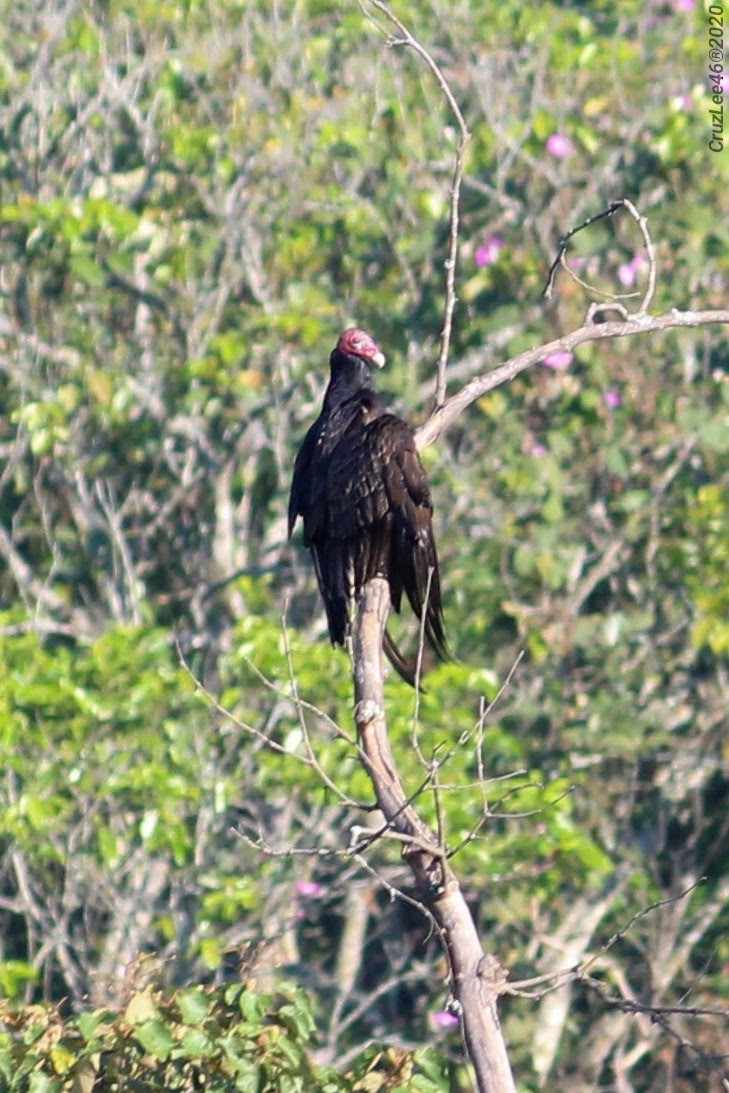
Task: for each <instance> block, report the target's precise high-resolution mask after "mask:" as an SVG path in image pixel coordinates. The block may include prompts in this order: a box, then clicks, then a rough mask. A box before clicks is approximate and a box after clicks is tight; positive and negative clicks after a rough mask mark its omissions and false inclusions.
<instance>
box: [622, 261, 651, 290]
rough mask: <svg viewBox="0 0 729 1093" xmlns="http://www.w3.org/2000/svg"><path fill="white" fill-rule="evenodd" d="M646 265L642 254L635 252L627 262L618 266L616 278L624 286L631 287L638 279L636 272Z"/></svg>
mask: <svg viewBox="0 0 729 1093" xmlns="http://www.w3.org/2000/svg"><path fill="white" fill-rule="evenodd" d="M645 265H646V259H645V258H644V257H643V255H642V254H636V255H634V257H633V258H631V260H630V261H629V262H625V263H624V264H623V265H622V266H618V280H619V281H620V284H621V285H623V287H624V288H632V287H633V285H634V284H635V282H636V281H637V279H638V273H639V272H640V270H642V269H643V267H644V266H645Z"/></svg>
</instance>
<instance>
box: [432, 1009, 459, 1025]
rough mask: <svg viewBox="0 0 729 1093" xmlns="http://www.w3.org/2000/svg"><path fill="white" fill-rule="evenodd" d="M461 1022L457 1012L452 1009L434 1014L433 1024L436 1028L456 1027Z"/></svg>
mask: <svg viewBox="0 0 729 1093" xmlns="http://www.w3.org/2000/svg"><path fill="white" fill-rule="evenodd" d="M459 1023H460V1022H459V1020H458V1018H457V1017H456V1015H455V1013H451V1012H450V1010H440V1012H439V1013H434V1014H433V1024H434V1025H435V1027H436V1028H455V1027H456V1025H458V1024H459Z"/></svg>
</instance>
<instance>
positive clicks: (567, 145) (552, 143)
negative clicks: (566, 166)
mask: <svg viewBox="0 0 729 1093" xmlns="http://www.w3.org/2000/svg"><path fill="white" fill-rule="evenodd" d="M547 151H548V152H549V154H550V155H551V156H554V157H555V158H556V159H564V158H565V157H566V156H571V155H572V153H573V152H574V147H573V145H572V141H571V140H570V138H569V137H566V136H564V134H563V133H552V135H551V137H548V138H547Z"/></svg>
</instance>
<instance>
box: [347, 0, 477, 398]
mask: <svg viewBox="0 0 729 1093" xmlns="http://www.w3.org/2000/svg"><path fill="white" fill-rule="evenodd" d="M369 2H370V3H371V4H372V6H373V7H374V8H376V9H377V11H379V12H381V13H382V15H384V16H385V18H386V19H387V20H388V21H389V22H390V23H392V25H393V26H394V27H396V28H397V30H398V32H399V34H400V37H399V38H393V37H390V36H388V45H389V46H390V47H392V48H396V47H398V46H407V48H408V49H412V51H413V52H414V53H416V54H417V55H418V57H420V59H421V60H423V61H424V62H425V64H426V65H427V66H428V68H429V69H430V71H431V72H432V73H433V75H434V77H435V79H436V82H437V84H438V87H439V88H440V90H441V92H442V93H443V95H444V97H445V99H446V102H447V103H448V106H449V107H450V109H451V112H452V114H453V117H454V118H455V121H456V125H457V126H458V146H457V148H456V156H455V161H454V165H453V176H452V178H451V187H450V213H449V218H448V257H447V258H446V260H445V263H444V268H445V273H446V283H445V305H444V308H443V327H442V329H441V332H440V352H439V354H438V362H437V365H436V382H435V408H436V409H438V408H439V407H440V406H442V405H443V403H444V402H445V394H446V368H447V366H448V353H449V351H450V344H451V333H452V329H453V312H454V311H455V307H456V302H457V297H456V266H457V263H458V233H459V227H460V205H461V186H462V184H463V172H464V169H465V162H466V145H467V144H468V142H469V140H470V139H471V134H470V132H469V131H468V126H467V125H466V121H465V118H464V117H463V113H462V112H461V108H460V107H459V105H458V102H457V100H456V97H455V95H454V94H453V91H452V89H451V87H450V84H449V83H448V81H447V79H446V78H445V76H444V75H443V71H442V69H441V68H440V66H439V65H438V64H437V62H436V61H435V60H434V58H433V56H432V55H431V54H430V53H429V52H428V50H427V49H426V48H425V46H424V45H423V44H422V42H419V41H418V39H417V38H415V37H414V36H413V35H412V34H411V33H410V31H409V30H408V28H407V27H406V26H405V24H404V23H403V22H402V21H401V20H400V19H398V17H397V16H396V15H395V14H394V12H392V11H391V10H390V8H389V7H388V6H387V4H385V3H383V2H382V0H369Z"/></svg>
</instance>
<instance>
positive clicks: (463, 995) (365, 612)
mask: <svg viewBox="0 0 729 1093" xmlns="http://www.w3.org/2000/svg"><path fill="white" fill-rule="evenodd" d="M389 609H390V592H389V587H388V584H387V581H386V580H384V579H383V578H381V577H376V578H375V579H374V580H372V581H370V582H369V583H368V584H367V585H365V588H364V590H363V592H362V595H361V597H360V602H359V605H358V612H357V619H356V623H355V629H354V694H355V721H356V723H357V730H358V733H359V737H360V742H361V746H362V751H363V752H364V762H365V765H366V767H367V770H368V772H369V775H370V777H371V779H372V783H373V786H374V790H375V795H376V797H377V803H378V805H379V807H380V809H381V811H382V813H383V815H384V816H385V819H386V821H387V824H388V826H389V827H390V828H391V829H392V830H393V831H394V832H396V833H398V834H400V835H401V836H403V837H404V838H405V839H406V840H407V841H406V846H405V849H404V851H403V855H404V857H405V858H406V859H407V861H408V863H409V865H410V867H411V869H412V871H413V874H414V877H415V882H416V885H417V889H418V894H419V897H420V899H421V900H422V902H423V903H424V905H425V906H426V907H427V909H428V910H429V911H430V913H431V914H432V915H433V918H434V919H435V921H436V923H437V925H438V928H439V932H440V933H441V935H442V937H443V939H444V942H445V945H446V949H447V953H448V960H449V965H450V972H451V980H452V990H453V994H454V997H455V1000H456V1002H457V1003H458V1007H459V1011H460V1013H461V1019H462V1024H463V1032H464V1036H465V1040H466V1046H467V1049H468V1054H469V1057H470V1059H471V1062H472V1064H473V1067H474V1070H475V1073H476V1081H477V1085H478V1089H479V1091H480V1093H515V1086H514V1079H513V1077H512V1073H511V1067H510V1064H509V1058H508V1055H507V1051H506V1044H505V1042H504V1037H503V1034H502V1031H501V1026H500V1023H499V1017H498V1012H497V1001H498V998H499V995H500V994H501V993H502V988H503V985H504V982H505V979H506V976H505V973H504V971H503V969H502V968H501V966H500V965H499V963H498V961H497V960H496V958H495V957H494V956H492V955H489V954H485V953H484V951H483V949H482V947H481V942H480V940H479V937H478V933H477V931H476V926H475V924H474V921H473V918H472V916H471V913H470V911H469V909H468V905H467V903H466V900H465V897H464V895H463V892H462V890H461V887H460V885H459V883H458V881H457V879H456V877H455V876H454V874H453V872H452V871H451V868H450V866H449V865H448V861H447V858H446V852H445V847H444V846H442V845H440V844H439V842H438V839H437V837H436V835H435V833H434V832H433V831H431V830H430V828H429V827H428V826H427V824H425V823H423V821H422V820H421V819H420V817H419V816H418V814H417V813H416V811H415V809H414V808H413V806H412V805H411V804H410V803H409V801H408V798H407V795H406V793H405V790H404V789H403V786H402V784H401V782H400V778H399V776H398V773H397V768H396V766H395V760H394V758H393V755H392V750H391V748H390V741H389V739H388V735H387V720H386V717H385V704H384V690H383V664H382V637H383V634H384V630H385V624H386V622H387V615H388V612H389Z"/></svg>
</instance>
